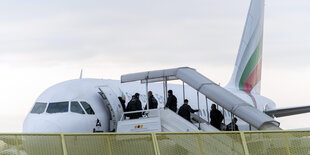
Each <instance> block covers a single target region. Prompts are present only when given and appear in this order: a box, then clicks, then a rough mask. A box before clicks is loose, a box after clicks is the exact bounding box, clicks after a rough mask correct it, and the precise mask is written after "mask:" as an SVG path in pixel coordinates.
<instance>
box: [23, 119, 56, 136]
mask: <svg viewBox="0 0 310 155" xmlns="http://www.w3.org/2000/svg"><path fill="white" fill-rule="evenodd" d="M23 132H25V133H60V132H61V128H60V127H59V126H58V125H57V123H54V122H51V121H47V120H43V119H28V120H27V121H25V123H24V127H23Z"/></svg>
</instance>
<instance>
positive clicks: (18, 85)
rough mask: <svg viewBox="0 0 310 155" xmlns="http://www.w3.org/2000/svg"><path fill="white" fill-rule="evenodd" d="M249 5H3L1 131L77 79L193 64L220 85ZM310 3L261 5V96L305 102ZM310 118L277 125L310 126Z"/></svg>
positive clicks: (120, 1) (197, 0)
mask: <svg viewBox="0 0 310 155" xmlns="http://www.w3.org/2000/svg"><path fill="white" fill-rule="evenodd" d="M249 4H250V0H234V1H232V0H218V1H214V0H194V1H189V0H169V1H167V0H156V1H151V0H130V1H128V0H115V1H107V0H88V1H84V0H66V1H63V0H53V1H41V0H28V1H15V0H10V1H0V71H1V74H0V75H1V76H0V86H1V87H0V96H1V100H2V102H1V108H0V132H21V131H22V123H23V120H24V118H25V116H26V114H27V113H28V112H29V110H30V108H31V107H32V106H33V103H34V101H35V99H36V98H37V97H38V96H39V95H40V93H41V92H43V91H44V90H45V89H46V88H48V87H49V86H51V85H53V84H56V83H59V82H62V81H65V80H69V79H74V78H78V77H79V73H80V69H81V68H83V69H84V77H91V78H104V79H119V78H120V75H121V74H125V73H131V72H139V71H145V70H153V69H165V68H171V67H180V66H189V67H193V68H196V69H197V70H198V71H199V72H201V73H203V74H204V75H205V76H207V77H209V78H210V79H211V80H213V81H215V82H217V83H221V84H222V85H225V84H226V83H227V82H228V80H229V78H230V76H231V74H232V71H233V66H234V62H235V59H236V56H237V51H238V47H239V42H240V39H241V35H242V31H243V26H244V23H245V19H246V15H247V11H248V7H249ZM309 8H310V1H309V0H298V1H293V0H266V7H265V33H264V47H263V76H262V94H263V95H264V96H266V97H268V98H270V99H272V100H273V101H274V102H275V103H276V104H277V106H278V107H287V106H299V105H308V104H310V98H309V97H308V96H309V92H308V91H309V87H310V80H309V79H310V62H309V59H310V53H309V51H310V43H309V42H310V37H309V36H310V31H309V27H310V9H309ZM309 119H310V114H305V115H299V116H294V117H287V118H282V119H278V120H279V121H280V122H281V127H282V128H303V127H310V121H308V120H309Z"/></svg>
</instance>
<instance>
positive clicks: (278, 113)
mask: <svg viewBox="0 0 310 155" xmlns="http://www.w3.org/2000/svg"><path fill="white" fill-rule="evenodd" d="M264 112H265V113H266V114H267V115H269V116H271V117H284V116H291V115H297V114H302V113H307V112H310V105H308V106H299V107H288V108H278V109H270V110H266V111H264Z"/></svg>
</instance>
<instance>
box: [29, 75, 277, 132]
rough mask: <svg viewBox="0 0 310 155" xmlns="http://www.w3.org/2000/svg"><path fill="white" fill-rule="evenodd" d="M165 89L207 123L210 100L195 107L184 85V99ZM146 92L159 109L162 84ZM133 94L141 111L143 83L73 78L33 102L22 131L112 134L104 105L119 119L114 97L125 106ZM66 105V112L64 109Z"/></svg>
mask: <svg viewBox="0 0 310 155" xmlns="http://www.w3.org/2000/svg"><path fill="white" fill-rule="evenodd" d="M99 88H100V89H101V90H102V91H103V93H104V94H105V96H106V97H107V99H106V100H104V99H103V98H102V96H101V95H100V94H99V93H98V92H100V90H99ZM168 89H171V90H173V94H174V95H175V96H176V97H177V99H178V107H180V106H181V105H182V104H183V98H186V99H188V100H189V105H191V107H192V108H193V109H198V106H199V109H200V110H201V113H200V115H201V117H202V118H204V119H205V120H208V111H210V106H211V104H213V102H212V101H210V100H207V101H206V97H205V96H203V95H202V94H199V104H198V99H197V91H196V90H194V89H193V88H191V87H189V86H187V85H185V89H184V92H185V96H184V97H183V86H182V85H178V84H168ZM148 90H149V91H152V92H153V95H154V97H155V98H156V99H157V101H158V107H164V105H165V98H164V90H163V84H162V83H150V84H149V86H148ZM228 90H229V91H230V92H232V93H233V94H235V95H237V96H238V97H240V98H241V99H243V100H244V101H246V103H249V104H251V105H252V106H255V103H254V101H253V99H252V98H253V97H254V98H255V101H256V104H257V109H259V110H261V111H263V110H264V109H265V108H274V107H275V104H274V103H273V102H272V101H271V100H269V99H267V98H265V97H263V96H260V95H253V97H252V98H251V97H250V96H249V95H248V94H246V93H245V92H243V91H239V90H230V89H228ZM135 93H140V100H141V102H142V107H143V108H144V106H145V105H146V103H147V96H146V87H145V84H141V83H138V82H131V83H124V84H121V83H120V82H119V81H118V80H102V79H76V80H69V81H65V82H62V83H59V84H56V85H54V86H52V87H50V88H48V89H47V90H45V91H44V92H43V93H42V94H41V95H40V96H39V97H38V98H37V100H36V102H35V103H40V105H41V110H38V109H40V108H37V107H36V108H33V110H31V111H30V112H29V114H28V115H27V117H26V119H25V121H24V126H23V132H35V133H38V132H45V133H46V132H47V133H56V132H58V133H59V132H61V133H88V132H93V131H94V129H95V130H96V131H103V132H107V131H111V117H112V116H111V111H110V110H109V108H108V107H107V103H106V102H109V103H110V105H111V106H112V108H113V109H114V111H115V119H117V120H119V119H120V118H121V116H122V114H123V109H122V106H121V104H120V102H119V100H118V98H117V97H119V96H122V95H124V96H125V98H126V105H127V103H128V101H129V100H130V99H131V96H132V95H134V94H135ZM85 102H86V103H88V104H89V105H90V107H91V108H92V110H93V112H94V114H92V113H91V114H89V109H86V108H85V107H83V104H84V106H85ZM55 103H56V104H55ZM58 103H61V104H59V105H61V106H58V105H57V104H58ZM44 105H45V106H44ZM66 106H67V109H65V108H64V107H66ZM76 106H78V107H76ZM34 107H35V105H34ZM79 107H80V108H79ZM77 109H80V110H77ZM36 110H37V111H36ZM219 110H220V111H221V112H222V113H224V116H225V121H224V122H225V123H226V124H228V123H230V120H231V114H230V113H229V112H228V111H226V110H223V109H221V108H220V107H219ZM97 119H98V120H99V122H100V124H101V126H96V124H98V121H97ZM237 124H238V125H239V128H240V129H241V130H249V125H248V124H247V123H245V122H243V121H239V122H238V123H237Z"/></svg>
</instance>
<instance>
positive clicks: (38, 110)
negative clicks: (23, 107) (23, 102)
mask: <svg viewBox="0 0 310 155" xmlns="http://www.w3.org/2000/svg"><path fill="white" fill-rule="evenodd" d="M45 108H46V103H41V102H36V104H35V105H34V107H33V108H32V110H31V112H30V113H33V114H41V113H43V112H44V110H45Z"/></svg>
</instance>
